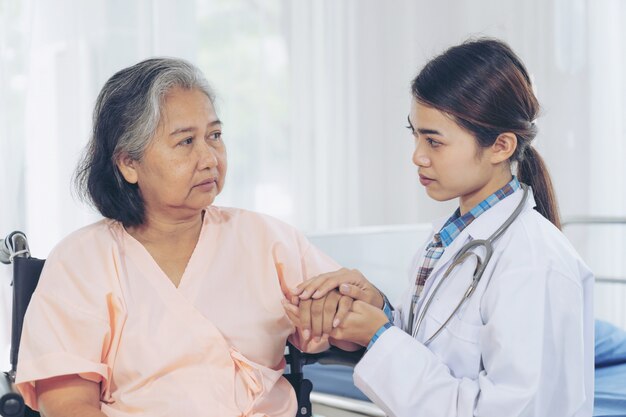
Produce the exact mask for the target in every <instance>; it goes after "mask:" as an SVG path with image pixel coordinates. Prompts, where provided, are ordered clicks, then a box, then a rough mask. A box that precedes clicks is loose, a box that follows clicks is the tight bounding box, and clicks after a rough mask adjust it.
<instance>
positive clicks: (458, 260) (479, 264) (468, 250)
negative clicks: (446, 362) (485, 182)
mask: <svg viewBox="0 0 626 417" xmlns="http://www.w3.org/2000/svg"><path fill="white" fill-rule="evenodd" d="M520 186H521V187H522V190H524V195H523V196H522V201H520V203H519V204H518V205H517V207H516V208H515V211H513V213H512V214H511V215H510V216H509V218H508V219H506V221H505V222H504V223H503V224H502V226H500V227H499V228H498V230H496V231H495V232H494V233H493V234H492V235H491V236H489V238H487V239H486V240H485V239H476V240H472V241H471V242H468V243H466V244H465V246H463V247H462V248H461V249H460V250H459V252H458V253H457V254H456V255H455V256H454V258H453V260H452V264H450V266H449V267H448V269H447V270H446V272H445V273H444V274H443V277H442V278H441V280H439V282H438V283H437V285H436V286H435V288H434V289H433V291H432V293H431V296H430V298H429V299H428V301H426V304H425V305H424V307H423V308H422V309H421V311H420V314H419V316H418V318H417V325H416V326H415V329H413V321H414V319H415V306H416V305H417V301H418V299H419V296H418V295H417V293H416V292H415V291H416V290H414V292H413V297H412V298H411V309H410V310H409V323H408V327H407V328H406V329H405V331H406V332H407V333H409V334H412V335H413V337H415V336H416V335H417V333H418V332H419V329H420V326H421V325H422V321H424V317H425V316H426V312H427V311H428V309H429V308H430V304H431V303H432V301H433V299H434V298H435V295H437V291H438V290H439V287H441V284H443V282H444V281H445V280H446V278H448V275H450V273H451V272H452V270H453V269H454V268H455V267H456V266H458V265H461V264H462V263H463V262H465V260H466V259H468V258H470V257H472V255H473V256H475V257H476V268H475V269H474V275H473V277H472V282H471V283H470V285H469V287H467V290H466V291H465V294H464V295H463V297H462V298H461V300H460V301H459V303H458V304H457V306H456V308H455V309H454V311H452V313H451V314H450V316H449V317H448V319H447V320H446V321H445V322H444V323H443V324H442V325H441V326H440V327H439V329H438V330H437V331H436V332H435V333H434V334H433V335H432V336H431V337H430V338H429V339H428V340H427V341H426V342H424V345H428V344H429V343H430V342H432V341H433V340H434V339H435V338H436V337H437V336H439V334H441V332H442V331H443V329H444V328H445V327H446V326H447V325H448V323H450V320H452V317H454V315H455V314H456V313H457V311H459V309H460V308H461V306H463V304H464V303H465V302H466V301H467V300H469V298H470V297H471V296H472V294H473V293H474V290H476V287H478V283H479V282H480V279H481V278H482V276H483V273H484V272H485V269H486V268H487V264H489V260H490V259H491V256H492V255H493V243H494V242H495V241H496V240H498V238H499V237H500V236H502V234H503V233H504V232H505V231H506V229H508V228H509V226H510V225H511V224H512V223H513V222H514V221H515V219H516V218H517V217H518V216H519V214H520V213H521V212H522V210H523V208H524V204H525V203H526V200H527V198H528V186H527V185H526V184H521V183H520ZM481 246H482V247H484V248H485V259H484V260H482V259H480V256H478V254H476V253H475V252H472V250H473V249H475V248H479V247H481Z"/></svg>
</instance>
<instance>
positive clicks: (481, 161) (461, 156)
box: [409, 100, 493, 213]
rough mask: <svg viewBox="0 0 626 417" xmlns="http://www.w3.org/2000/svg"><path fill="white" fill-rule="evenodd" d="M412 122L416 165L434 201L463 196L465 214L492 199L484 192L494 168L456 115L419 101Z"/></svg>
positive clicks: (410, 115) (413, 106)
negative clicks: (459, 123)
mask: <svg viewBox="0 0 626 417" xmlns="http://www.w3.org/2000/svg"><path fill="white" fill-rule="evenodd" d="M409 123H410V127H411V130H412V133H413V136H414V139H415V151H414V152H413V163H414V164H415V165H416V166H417V168H418V175H419V181H420V183H421V184H422V185H423V186H424V187H426V193H427V194H428V195H429V196H430V197H431V198H433V199H435V200H437V201H446V200H450V199H453V198H456V197H459V199H460V202H459V203H460V206H461V211H462V212H463V213H464V212H466V211H468V210H470V209H471V208H472V207H474V206H475V205H477V204H478V203H480V202H481V201H482V200H483V199H484V198H486V197H488V196H489V194H490V193H489V194H487V195H484V193H485V192H486V189H487V184H488V183H489V181H490V179H491V177H492V175H493V166H492V164H491V163H489V160H488V158H486V156H485V153H484V152H482V151H481V150H480V149H479V147H478V143H477V141H476V138H474V136H473V135H472V134H470V133H469V132H467V131H466V130H464V129H463V128H462V127H461V126H459V125H458V124H457V122H456V121H455V120H454V118H453V117H452V116H450V115H448V114H446V113H443V112H441V111H439V110H437V109H435V108H433V107H428V106H425V105H424V104H422V103H419V102H417V101H416V100H413V103H412V105H411V113H410V114H409ZM483 195H484V196H483Z"/></svg>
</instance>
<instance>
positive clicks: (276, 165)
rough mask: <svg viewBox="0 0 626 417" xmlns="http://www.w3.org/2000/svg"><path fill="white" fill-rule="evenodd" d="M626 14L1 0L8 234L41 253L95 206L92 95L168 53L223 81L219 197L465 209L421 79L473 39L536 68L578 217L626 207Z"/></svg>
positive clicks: (548, 155) (386, 208)
mask: <svg viewBox="0 0 626 417" xmlns="http://www.w3.org/2000/svg"><path fill="white" fill-rule="evenodd" d="M625 21H626V4H625V3H624V2H623V1H622V0H548V1H546V0H527V1H515V0H507V1H502V0H443V1H440V2H430V1H426V0H420V1H414V0H394V1H392V2H391V1H389V2H383V1H380V0H341V1H338V0H319V1H317V0H316V1H310V0H263V1H261V0H212V1H202V0H197V1H180V2H171V1H167V0H136V1H125V0H90V1H80V0H52V1H51V0H22V1H19V2H17V1H7V0H5V1H0V48H1V49H0V175H1V178H0V198H2V201H1V204H0V235H4V234H6V233H8V232H9V231H11V230H14V229H22V230H23V231H25V232H26V233H27V235H28V236H29V237H30V240H31V248H32V249H33V253H34V255H38V256H40V257H45V256H46V254H47V253H48V251H49V250H50V248H51V247H52V246H53V245H54V244H55V243H56V242H57V241H58V240H59V239H61V238H62V237H63V236H64V235H66V234H67V233H69V232H70V231H72V230H74V229H76V228H78V227H80V226H82V225H85V224H87V223H89V222H91V221H93V220H95V219H97V218H98V215H97V214H96V213H94V211H93V210H91V209H89V208H88V207H86V206H85V205H83V204H81V203H79V202H77V201H76V200H75V199H74V198H73V197H72V194H71V191H70V182H71V176H72V173H73V170H74V167H75V165H76V162H77V160H78V157H79V155H80V153H81V151H82V148H83V146H84V145H85V143H86V141H87V138H88V137H89V130H90V122H91V110H92V108H93V104H94V101H95V97H96V95H97V93H98V91H99V89H100V88H101V86H102V84H103V83H104V81H105V80H106V79H107V78H108V77H110V76H111V75H112V74H113V73H114V72H115V71H117V70H119V69H121V68H123V67H125V66H128V65H131V64H134V63H136V62H138V61H139V60H141V59H144V58H147V57H150V56H155V55H170V56H179V57H183V58H186V59H189V60H191V61H193V62H195V63H196V64H197V65H199V66H200V68H201V69H203V71H204V72H205V74H206V76H207V78H208V79H209V81H211V82H212V83H213V85H214V87H215V89H216V90H217V94H218V102H217V110H218V113H219V114H220V117H221V118H222V119H223V120H224V121H225V134H226V141H227V146H228V152H229V173H228V179H227V185H226V188H225V190H224V193H223V195H221V196H220V197H219V200H218V202H217V203H218V204H222V205H234V206H238V207H243V208H248V209H253V210H259V211H264V212H267V213H269V214H272V215H274V216H277V217H279V218H281V219H283V220H286V221H288V222H291V223H293V224H295V225H296V226H298V227H300V228H302V229H305V230H328V229H335V228H345V227H354V226H363V225H376V224H402V223H416V222H425V221H430V220H431V219H433V218H434V217H438V216H441V215H445V214H446V213H448V212H450V211H451V210H452V208H453V206H454V203H453V202H450V203H448V204H438V203H433V202H432V201H430V200H429V199H428V198H427V197H426V195H425V193H424V192H423V190H422V189H421V187H420V186H419V184H418V182H417V181H416V173H415V168H414V167H413V166H412V164H411V150H412V149H411V148H412V141H411V137H410V135H409V134H408V132H407V131H406V129H405V128H404V126H405V123H406V115H407V113H408V110H409V103H410V95H409V84H410V81H411V79H412V77H414V75H415V74H416V73H417V71H418V69H419V68H420V67H421V66H422V65H423V64H424V63H425V62H426V61H427V60H428V59H429V58H430V57H432V56H433V55H434V54H436V53H439V52H441V51H442V50H443V49H444V48H445V47H447V46H449V45H452V44H455V43H458V42H461V41H463V40H465V39H466V38H468V37H469V36H477V35H489V36H495V37H499V38H502V39H504V40H505V41H507V42H509V43H510V44H511V46H512V47H513V48H514V49H515V50H516V51H517V52H518V53H519V55H520V56H521V57H522V59H523V60H524V61H525V62H526V64H527V66H528V68H529V70H530V72H531V73H532V74H533V78H534V80H535V84H536V89H537V93H538V95H539V99H540V101H541V103H542V104H543V116H542V117H541V118H540V119H539V121H538V123H539V127H540V130H541V132H540V136H539V138H538V141H537V146H538V148H539V150H540V151H541V152H542V154H543V155H544V156H545V159H546V160H547V163H548V165H549V166H550V168H551V171H552V174H553V179H554V182H555V185H556V188H557V192H558V195H559V198H560V203H561V209H562V212H563V214H564V216H572V215H585V214H611V215H626V187H625V181H626V180H625V178H626V164H624V163H623V161H624V158H626V149H625V145H624V138H625V137H626V127H625V126H626V122H625V120H626V116H625V113H626V102H625V100H626V99H625V97H626V75H625V74H626V54H625V50H626V41H625V40H626V32H625V29H624V26H623V22H625ZM620 242H622V243H620V244H622V245H623V241H620ZM621 248H622V249H621V253H622V254H623V252H624V248H626V246H622V247H621ZM623 259H625V258H624V257H623V256H621V257H615V256H614V257H612V258H611V261H610V262H611V265H614V267H615V268H618V267H619V268H622V272H623V271H624V264H623V262H624V260H623ZM4 283H6V280H5V281H4V282H3V284H4ZM5 306H6V304H5Z"/></svg>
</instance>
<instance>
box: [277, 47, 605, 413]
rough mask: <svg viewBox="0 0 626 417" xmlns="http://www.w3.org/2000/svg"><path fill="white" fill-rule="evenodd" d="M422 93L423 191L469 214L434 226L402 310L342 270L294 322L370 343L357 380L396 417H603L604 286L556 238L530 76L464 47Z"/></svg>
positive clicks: (438, 66) (323, 283)
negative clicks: (596, 366) (599, 394)
mask: <svg viewBox="0 0 626 417" xmlns="http://www.w3.org/2000/svg"><path fill="white" fill-rule="evenodd" d="M412 94H413V101H412V106H411V110H410V114H409V117H408V121H409V126H408V128H409V129H410V132H411V134H412V135H413V137H414V140H415V151H414V153H413V162H414V164H415V165H416V166H417V168H418V175H419V181H420V183H421V185H422V186H424V187H425V188H426V192H427V193H428V195H429V196H430V197H431V198H433V199H435V200H437V201H446V200H450V199H453V198H458V201H459V207H458V209H457V210H456V211H455V213H453V214H452V216H450V217H449V218H446V219H443V221H437V222H435V223H434V225H433V233H432V235H431V236H430V237H429V239H428V241H427V243H426V245H425V247H424V248H423V249H422V250H420V251H419V252H418V253H417V255H416V257H415V260H414V264H413V267H412V275H411V276H410V285H409V289H408V291H407V292H406V295H405V296H404V297H403V299H402V301H401V303H399V305H398V306H396V308H395V310H392V307H391V305H389V303H388V302H387V301H386V298H384V296H383V295H382V294H381V293H380V292H379V291H378V290H377V289H376V288H375V287H374V286H373V285H372V284H371V283H369V282H368V281H367V280H366V279H365V278H364V277H363V276H362V275H361V274H360V273H359V272H358V271H356V270H346V269H342V270H339V271H336V272H333V273H328V274H323V275H320V276H318V277H316V278H313V279H311V280H309V281H306V282H304V283H303V284H301V285H300V286H298V287H297V288H296V289H294V290H293V293H294V294H296V295H297V297H292V299H291V300H290V303H289V302H285V303H284V304H285V308H286V310H287V312H288V314H289V315H290V318H291V319H292V320H293V321H294V322H296V324H298V325H299V326H300V328H301V330H302V331H303V334H304V335H305V336H308V337H311V338H314V339H315V340H318V339H320V338H322V339H323V338H329V339H330V341H331V342H333V341H336V340H341V341H344V342H352V343H355V344H358V345H361V346H364V347H366V348H367V350H366V353H365V354H364V356H363V358H362V359H361V361H360V362H359V363H358V365H357V366H356V368H355V370H354V381H355V384H356V386H357V387H358V388H360V389H361V390H362V391H363V392H364V393H365V394H366V395H367V396H368V397H369V398H370V399H371V400H372V401H373V402H374V403H376V404H377V405H378V406H380V407H381V408H382V409H383V410H384V411H385V412H386V413H387V414H389V415H391V416H407V417H409V416H411V417H414V416H482V417H492V416H493V417H502V416H508V417H513V416H528V417H530V416H535V417H542V416H550V417H571V416H576V417H583V416H585V417H586V416H591V413H592V406H593V317H592V310H593V308H592V290H593V276H592V273H591V272H590V271H589V269H588V268H587V267H586V266H585V264H584V263H583V261H582V260H581V259H580V258H579V256H578V255H577V254H576V252H575V251H574V249H573V248H572V247H571V245H570V244H569V243H568V241H567V239H566V238H565V237H564V236H563V234H562V233H561V232H560V230H559V226H560V223H559V215H558V210H557V206H556V201H555V197H554V190H553V189H552V185H551V182H550V178H549V176H548V172H547V170H546V168H545V166H544V163H543V161H542V158H541V157H540V156H539V154H538V153H537V150H536V149H535V148H534V147H533V146H532V141H533V139H534V137H535V135H536V133H537V127H536V125H535V118H536V117H537V114H538V111H539V104H538V102H537V99H536V97H535V95H534V94H533V90H532V87H531V81H530V77H529V76H528V73H527V71H526V69H525V67H524V65H523V64H522V62H521V61H520V59H519V58H518V57H517V56H516V55H515V53H514V52H513V51H512V50H511V49H510V48H509V47H508V46H507V45H506V44H504V43H503V42H501V41H498V40H492V39H480V40H476V41H471V42H466V43H463V44H461V45H458V46H455V47H452V48H450V49H448V50H447V51H445V52H444V53H443V54H442V55H440V56H438V57H436V58H434V59H433V60H431V61H430V62H429V63H428V64H427V65H426V66H425V67H424V68H423V69H422V71H421V72H420V73H419V74H418V75H417V77H416V78H415V79H414V80H413V82H412ZM513 172H515V173H516V175H513V174H512V173H513ZM296 305H298V307H296Z"/></svg>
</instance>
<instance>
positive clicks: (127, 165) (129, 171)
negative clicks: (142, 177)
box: [117, 155, 138, 184]
mask: <svg viewBox="0 0 626 417" xmlns="http://www.w3.org/2000/svg"><path fill="white" fill-rule="evenodd" d="M136 163H137V161H136V160H134V159H133V158H131V157H130V156H129V155H122V156H120V157H119V158H118V159H117V168H118V169H119V170H120V172H121V173H122V176H123V177H124V179H125V180H126V182H128V183H130V184H137V181H138V178H137V170H136V169H135V164H136Z"/></svg>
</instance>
